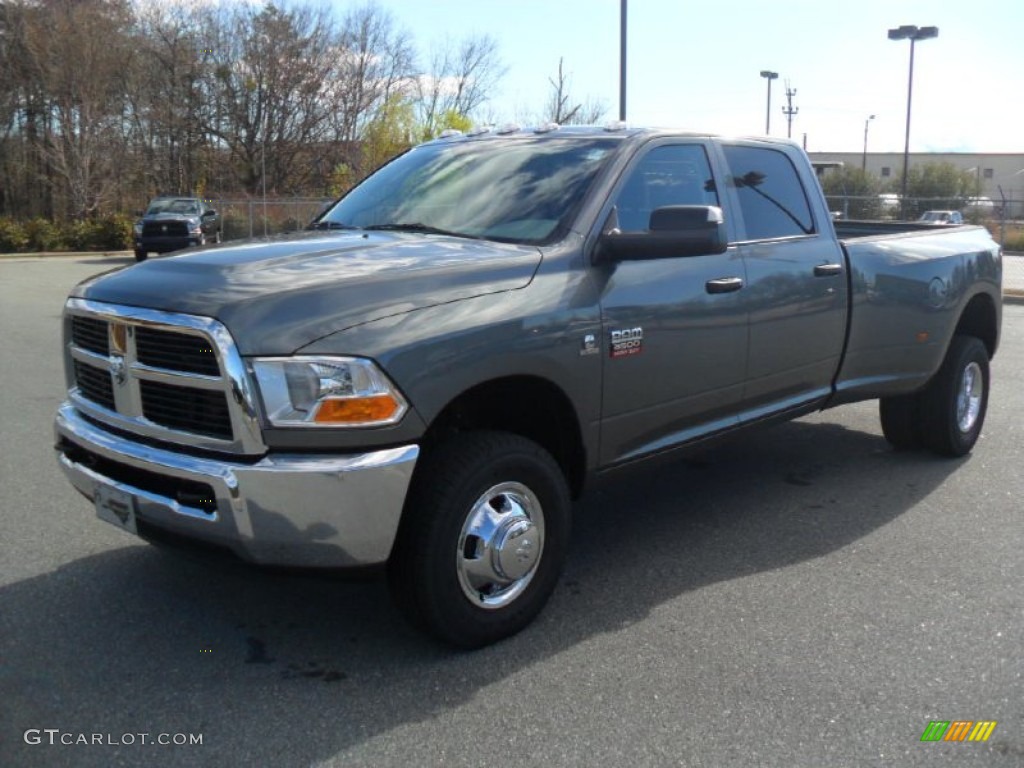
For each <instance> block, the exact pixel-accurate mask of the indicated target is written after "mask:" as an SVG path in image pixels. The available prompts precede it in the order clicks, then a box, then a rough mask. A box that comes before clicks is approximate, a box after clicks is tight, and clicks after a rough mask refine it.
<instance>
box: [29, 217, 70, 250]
mask: <svg viewBox="0 0 1024 768" xmlns="http://www.w3.org/2000/svg"><path fill="white" fill-rule="evenodd" d="M24 226H25V235H26V237H27V238H28V247H29V249H30V250H33V251H56V250H61V249H62V248H66V246H65V245H64V238H63V237H62V233H61V231H60V227H58V226H57V225H56V224H54V223H53V222H52V221H50V220H49V219H44V218H40V217H37V218H34V219H29V220H28V221H26V222H25V225H24Z"/></svg>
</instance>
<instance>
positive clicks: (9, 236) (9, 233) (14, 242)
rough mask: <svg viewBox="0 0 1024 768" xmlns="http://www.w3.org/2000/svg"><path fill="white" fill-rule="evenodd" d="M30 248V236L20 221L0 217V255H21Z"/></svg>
mask: <svg viewBox="0 0 1024 768" xmlns="http://www.w3.org/2000/svg"><path fill="white" fill-rule="evenodd" d="M26 248H28V235H27V234H25V227H24V226H22V224H21V223H20V222H18V221H15V220H14V219H11V218H8V217H7V216H0V253H20V252H21V251H24V250H25V249H26Z"/></svg>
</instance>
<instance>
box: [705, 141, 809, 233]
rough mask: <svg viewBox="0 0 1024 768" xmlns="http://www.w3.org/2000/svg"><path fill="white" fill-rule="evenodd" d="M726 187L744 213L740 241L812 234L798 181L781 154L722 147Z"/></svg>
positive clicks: (806, 206)
mask: <svg viewBox="0 0 1024 768" xmlns="http://www.w3.org/2000/svg"><path fill="white" fill-rule="evenodd" d="M723 150H724V152H725V160H726V162H727V163H728V165H729V183H730V184H732V185H733V187H735V188H736V193H737V195H738V197H739V201H740V209H741V211H742V212H743V223H744V225H745V232H744V233H743V235H742V239H743V240H764V239H766V238H770V237H793V236H795V235H809V234H811V233H813V232H814V219H813V218H812V217H811V207H810V205H809V204H808V202H807V195H806V193H805V192H804V187H803V184H801V183H800V177H799V176H797V173H796V169H795V168H794V167H793V163H792V162H790V160H789V158H788V157H786V155H785V154H784V153H782V152H779V151H777V150H774V149H761V148H759V147H736V146H725V147H723Z"/></svg>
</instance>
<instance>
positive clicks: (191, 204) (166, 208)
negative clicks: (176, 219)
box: [146, 199, 200, 216]
mask: <svg viewBox="0 0 1024 768" xmlns="http://www.w3.org/2000/svg"><path fill="white" fill-rule="evenodd" d="M155 213H191V214H196V215H198V214H199V213H200V210H199V203H197V202H196V201H195V200H188V199H181V200H173V199H167V200H154V201H153V202H152V203H150V204H149V209H148V210H147V211H146V215H147V216H151V215H153V214H155Z"/></svg>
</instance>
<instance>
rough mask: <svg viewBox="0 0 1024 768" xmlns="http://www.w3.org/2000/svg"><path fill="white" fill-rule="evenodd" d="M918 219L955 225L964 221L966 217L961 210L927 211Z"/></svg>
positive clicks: (930, 222)
mask: <svg viewBox="0 0 1024 768" xmlns="http://www.w3.org/2000/svg"><path fill="white" fill-rule="evenodd" d="M918 221H923V222H925V223H927V224H945V225H946V226H950V227H955V226H957V225H959V224H963V223H964V217H963V214H961V213H960V211H925V212H924V213H922V214H921V217H920V218H919V219H918Z"/></svg>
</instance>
